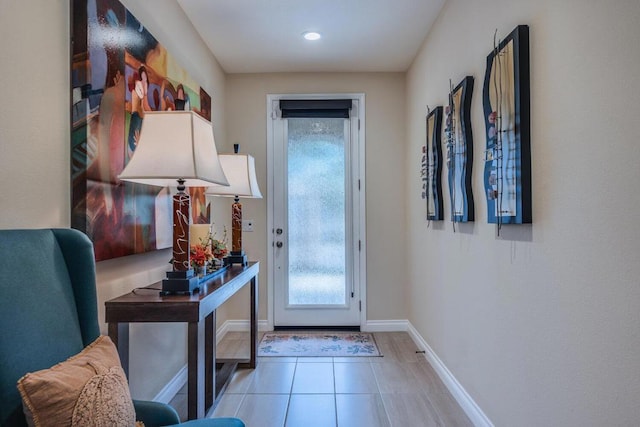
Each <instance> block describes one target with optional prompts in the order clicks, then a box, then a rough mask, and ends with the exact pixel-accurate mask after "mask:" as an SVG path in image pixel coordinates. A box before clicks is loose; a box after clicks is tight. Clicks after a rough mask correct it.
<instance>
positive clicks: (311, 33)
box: [302, 31, 322, 41]
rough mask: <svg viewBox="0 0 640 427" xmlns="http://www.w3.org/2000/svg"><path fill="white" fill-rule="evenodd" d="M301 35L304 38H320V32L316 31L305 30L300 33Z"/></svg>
mask: <svg viewBox="0 0 640 427" xmlns="http://www.w3.org/2000/svg"><path fill="white" fill-rule="evenodd" d="M302 37H304V38H305V39H306V40H312V41H313V40H320V38H321V37H322V36H321V35H320V33H316V32H315V31H307V32H305V33H302Z"/></svg>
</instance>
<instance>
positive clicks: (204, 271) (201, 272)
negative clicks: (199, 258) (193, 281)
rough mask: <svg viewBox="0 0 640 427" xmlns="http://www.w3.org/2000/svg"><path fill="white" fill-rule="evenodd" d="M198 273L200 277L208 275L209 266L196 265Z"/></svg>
mask: <svg viewBox="0 0 640 427" xmlns="http://www.w3.org/2000/svg"><path fill="white" fill-rule="evenodd" d="M196 274H197V275H198V277H204V276H206V275H207V266H206V265H202V266H200V265H199V266H196Z"/></svg>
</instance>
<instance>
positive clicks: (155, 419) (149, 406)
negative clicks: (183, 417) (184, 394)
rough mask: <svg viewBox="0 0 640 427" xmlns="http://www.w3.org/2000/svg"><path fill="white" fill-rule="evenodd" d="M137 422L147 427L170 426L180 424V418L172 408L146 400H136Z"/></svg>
mask: <svg viewBox="0 0 640 427" xmlns="http://www.w3.org/2000/svg"><path fill="white" fill-rule="evenodd" d="M133 406H134V408H135V410H136V420H138V421H142V422H143V423H144V425H145V427H155V426H168V425H173V424H179V423H180V417H179V416H178V413H177V412H176V410H175V409H173V408H172V407H171V406H169V405H167V404H164V403H160V402H150V401H145V400H134V401H133Z"/></svg>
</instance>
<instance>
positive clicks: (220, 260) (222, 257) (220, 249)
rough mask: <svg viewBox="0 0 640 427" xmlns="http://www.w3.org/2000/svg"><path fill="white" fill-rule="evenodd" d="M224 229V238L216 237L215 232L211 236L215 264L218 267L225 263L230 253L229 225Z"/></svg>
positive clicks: (210, 241)
mask: <svg viewBox="0 0 640 427" xmlns="http://www.w3.org/2000/svg"><path fill="white" fill-rule="evenodd" d="M223 230H224V231H223V234H222V240H219V239H216V238H215V237H216V234H215V233H213V234H211V235H210V236H209V244H210V245H211V252H212V253H213V261H214V266H215V267H216V268H220V267H222V266H223V265H225V262H226V258H227V255H229V250H228V249H227V227H224V228H223Z"/></svg>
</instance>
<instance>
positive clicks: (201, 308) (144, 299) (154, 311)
mask: <svg viewBox="0 0 640 427" xmlns="http://www.w3.org/2000/svg"><path fill="white" fill-rule="evenodd" d="M259 269H260V265H259V263H258V262H250V263H249V264H248V265H247V266H246V267H243V266H231V267H229V268H228V270H227V271H225V272H224V273H222V274H221V275H220V276H217V277H215V278H213V279H209V280H207V281H206V282H204V283H202V284H201V285H200V292H198V293H195V294H191V295H160V292H159V289H160V288H161V287H162V282H157V283H154V284H152V285H150V286H148V287H147V288H139V289H137V290H136V291H134V292H129V293H128V294H124V295H121V296H119V297H117V298H114V299H111V300H109V301H106V302H105V318H106V322H107V323H111V322H198V321H200V320H201V319H203V318H204V317H205V316H207V315H208V314H209V313H211V312H212V311H213V310H215V309H216V308H218V307H219V306H220V305H222V303H224V302H225V301H226V300H227V299H229V298H230V297H231V296H232V295H233V294H235V293H236V292H237V291H238V290H240V289H241V288H242V287H244V285H246V284H247V283H248V282H249V281H250V280H251V279H254V278H256V277H257V276H258V272H259ZM151 288H154V289H151ZM256 292H257V289H256Z"/></svg>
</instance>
